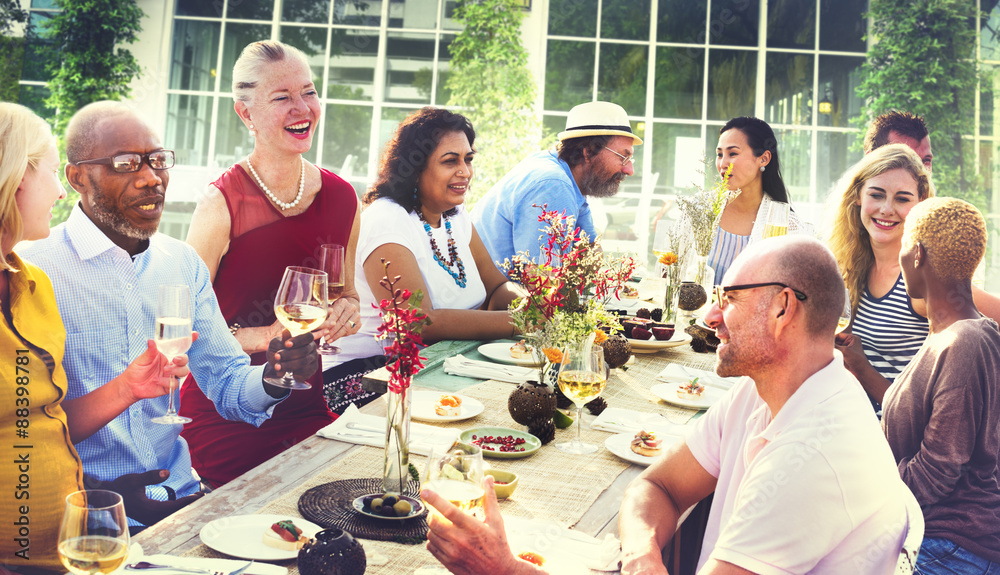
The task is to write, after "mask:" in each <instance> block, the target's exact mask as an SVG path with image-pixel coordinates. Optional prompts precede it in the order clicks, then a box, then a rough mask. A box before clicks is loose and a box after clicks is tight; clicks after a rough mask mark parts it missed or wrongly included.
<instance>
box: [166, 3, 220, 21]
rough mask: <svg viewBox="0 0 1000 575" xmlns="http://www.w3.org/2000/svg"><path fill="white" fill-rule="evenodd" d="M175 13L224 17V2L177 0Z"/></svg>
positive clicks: (179, 14)
mask: <svg viewBox="0 0 1000 575" xmlns="http://www.w3.org/2000/svg"><path fill="white" fill-rule="evenodd" d="M174 13H175V14H176V15H178V16H204V17H206V18H222V2H217V1H211V2H206V1H205V0H177V4H176V8H175V9H174Z"/></svg>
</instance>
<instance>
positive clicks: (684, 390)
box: [677, 377, 705, 401]
mask: <svg viewBox="0 0 1000 575" xmlns="http://www.w3.org/2000/svg"><path fill="white" fill-rule="evenodd" d="M699 379H700V378H697V377H696V378H694V379H692V380H691V381H689V382H688V383H682V384H681V385H680V386H679V387H678V388H677V397H679V398H681V399H686V400H689V401H693V400H696V399H700V398H701V396H702V395H703V394H704V393H705V386H704V385H702V384H700V383H698V380H699Z"/></svg>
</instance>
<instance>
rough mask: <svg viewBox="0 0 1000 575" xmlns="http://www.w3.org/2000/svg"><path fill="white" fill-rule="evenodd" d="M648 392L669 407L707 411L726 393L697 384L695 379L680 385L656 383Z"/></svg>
mask: <svg viewBox="0 0 1000 575" xmlns="http://www.w3.org/2000/svg"><path fill="white" fill-rule="evenodd" d="M649 391H651V392H653V395H655V396H656V397H659V398H660V399H662V400H663V401H665V402H667V403H669V404H671V405H677V406H680V407H688V408H693V409H708V408H709V407H711V406H712V405H713V404H714V403H715V402H717V401H719V399H721V398H722V395H723V394H725V393H726V392H725V391H724V390H722V389H719V388H717V387H712V386H707V385H702V384H700V383H698V378H697V377H695V378H693V379H691V380H690V381H685V382H682V383H658V384H656V385H654V386H653V387H651V388H650V389H649Z"/></svg>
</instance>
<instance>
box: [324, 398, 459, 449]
mask: <svg viewBox="0 0 1000 575" xmlns="http://www.w3.org/2000/svg"><path fill="white" fill-rule="evenodd" d="M348 423H356V424H358V425H360V426H362V427H363V428H362V429H348V428H347V424H348ZM460 433H461V430H459V429H445V428H442V427H434V426H432V425H424V424H422V423H412V422H411V423H410V453H417V454H420V455H427V454H428V453H430V451H431V447H435V448H436V449H435V451H438V450H443V449H448V448H449V447H451V446H452V444H453V443H455V441H456V440H457V439H458V436H459V434H460ZM316 435H318V436H320V437H325V438H327V439H337V440H340V441H346V442H348V443H356V444H358V445H370V446H372V447H384V446H385V417H379V416H377V415H368V414H366V413H361V412H360V411H358V408H357V406H355V405H354V404H353V403H352V404H351V405H349V406H348V407H347V409H346V410H344V414H343V415H341V416H340V417H339V418H337V421H334V422H333V423H331V424H330V425H327V426H326V427H324V428H323V429H320V430H319V431H317V432H316Z"/></svg>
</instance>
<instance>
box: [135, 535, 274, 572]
mask: <svg viewBox="0 0 1000 575" xmlns="http://www.w3.org/2000/svg"><path fill="white" fill-rule="evenodd" d="M261 545H263V543H262V544H261ZM268 549H270V547H268ZM142 559H143V561H149V562H150V563H155V564H157V565H169V566H171V567H181V568H188V569H209V570H211V571H223V572H225V573H230V572H232V571H235V570H237V569H239V568H240V567H243V566H244V565H246V564H247V562H246V561H244V560H242V559H209V558H208V557H176V556H173V555H152V556H149V557H143V558H142ZM132 562H133V561H129V563H132ZM163 572H166V573H170V571H167V570H166V569H164V570H163V571H160V573H163ZM246 572H247V573H248V574H249V573H253V575H287V574H288V569H287V568H286V567H282V566H281V565H271V564H270V563H261V562H259V561H258V562H256V563H254V564H253V565H252V566H251V567H250V568H249V569H247V571H246ZM121 575H143V573H142V571H133V570H131V569H126V570H125V571H124V573H122V574H121ZM174 575H181V573H180V572H174Z"/></svg>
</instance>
